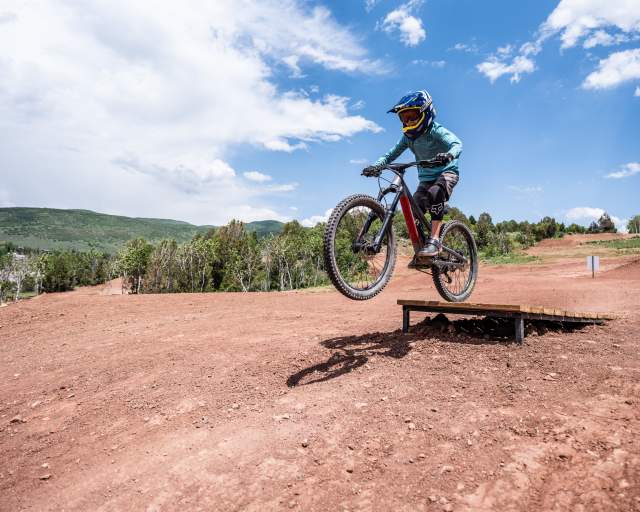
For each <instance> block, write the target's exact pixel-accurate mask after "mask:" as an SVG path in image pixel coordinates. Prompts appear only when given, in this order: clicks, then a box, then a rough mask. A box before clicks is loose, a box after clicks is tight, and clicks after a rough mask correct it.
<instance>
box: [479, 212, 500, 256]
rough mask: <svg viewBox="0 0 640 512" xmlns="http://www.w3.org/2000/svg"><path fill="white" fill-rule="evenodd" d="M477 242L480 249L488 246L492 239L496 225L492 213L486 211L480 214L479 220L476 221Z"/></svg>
mask: <svg viewBox="0 0 640 512" xmlns="http://www.w3.org/2000/svg"><path fill="white" fill-rule="evenodd" d="M475 227H476V242H477V244H478V248H479V249H483V248H484V247H487V246H488V245H489V243H490V241H491V235H492V234H493V232H494V230H495V227H494V225H493V220H492V219H491V215H489V214H488V213H486V212H483V213H481V214H480V217H478V222H477V223H476V226H475Z"/></svg>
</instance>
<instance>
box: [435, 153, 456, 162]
mask: <svg viewBox="0 0 640 512" xmlns="http://www.w3.org/2000/svg"><path fill="white" fill-rule="evenodd" d="M436 160H440V161H441V162H442V165H447V164H449V163H451V161H452V160H453V155H452V154H451V153H438V154H437V155H436Z"/></svg>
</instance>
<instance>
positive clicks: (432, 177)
mask: <svg viewBox="0 0 640 512" xmlns="http://www.w3.org/2000/svg"><path fill="white" fill-rule="evenodd" d="M390 112H393V113H395V114H398V117H399V118H400V121H401V122H402V131H403V132H404V134H403V135H402V137H401V138H400V140H399V141H398V142H397V144H396V145H395V146H394V147H393V148H391V149H390V150H389V152H388V153H386V154H385V155H383V156H382V157H380V158H379V159H378V160H376V162H375V163H374V164H373V165H371V166H369V167H366V168H365V169H364V170H363V174H367V175H374V176H376V175H380V172H381V169H382V168H383V167H384V166H385V165H387V164H388V163H391V162H393V161H394V160H395V159H396V158H398V157H399V156H400V155H401V154H402V152H403V151H404V150H405V149H407V148H409V149H411V151H412V152H413V154H414V155H415V157H416V160H431V159H434V158H435V159H437V160H440V161H441V163H442V164H441V165H440V166H439V167H434V168H426V167H420V166H419V167H418V178H419V180H420V184H419V185H418V189H417V190H416V192H415V194H414V198H415V200H416V203H417V204H418V206H419V207H420V209H421V210H422V213H423V214H425V213H426V212H427V211H428V212H429V213H430V214H431V238H429V240H428V241H427V243H426V245H425V246H424V247H423V248H422V249H421V250H420V251H419V252H418V255H419V256H436V255H437V254H438V253H439V252H440V251H441V250H442V245H441V244H440V226H441V224H442V217H443V216H444V203H445V202H446V201H448V200H449V198H450V197H451V192H452V190H453V187H455V185H456V183H458V179H459V174H458V157H459V156H460V153H461V152H462V142H460V139H458V137H456V136H455V135H454V134H453V133H451V132H450V131H449V130H447V129H446V128H445V127H444V126H442V125H441V124H438V123H436V122H435V121H434V119H435V117H436V110H435V108H434V106H433V102H432V100H431V96H429V93H428V92H427V91H417V92H412V93H409V94H407V95H406V96H403V97H402V98H401V99H400V101H399V102H398V103H397V104H396V105H394V106H393V108H391V109H390V110H389V111H388V113H390Z"/></svg>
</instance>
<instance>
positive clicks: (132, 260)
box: [116, 238, 153, 293]
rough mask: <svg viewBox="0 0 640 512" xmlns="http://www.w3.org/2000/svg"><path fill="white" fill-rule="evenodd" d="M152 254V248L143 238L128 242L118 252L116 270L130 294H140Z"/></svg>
mask: <svg viewBox="0 0 640 512" xmlns="http://www.w3.org/2000/svg"><path fill="white" fill-rule="evenodd" d="M152 252H153V246H152V245H151V244H150V243H149V242H147V241H146V240H145V239H144V238H136V239H134V240H129V241H128V242H127V243H126V244H125V245H124V247H123V248H122V249H121V250H120V251H119V252H118V256H117V258H116V268H117V271H118V273H119V274H120V276H121V277H122V281H123V285H126V286H128V287H129V290H130V291H131V293H140V291H141V289H142V284H143V278H144V276H145V273H146V271H147V266H148V265H149V259H150V257H151V253H152Z"/></svg>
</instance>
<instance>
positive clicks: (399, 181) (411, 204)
mask: <svg viewBox="0 0 640 512" xmlns="http://www.w3.org/2000/svg"><path fill="white" fill-rule="evenodd" d="M391 170H392V172H394V174H395V175H396V177H395V179H394V180H393V182H392V183H391V184H390V185H389V186H388V187H387V188H386V189H384V190H381V191H380V193H379V194H378V198H377V199H378V201H380V200H381V199H382V198H383V197H384V196H386V195H387V194H389V193H392V192H394V193H395V197H394V198H393V200H392V201H391V204H390V206H389V208H387V213H386V214H385V217H384V220H383V223H382V228H381V229H380V231H379V232H378V235H377V236H376V238H375V239H374V240H373V244H372V249H374V250H375V251H376V252H378V251H379V250H380V248H381V246H382V239H383V238H384V235H385V233H386V232H387V230H388V229H389V227H390V224H391V223H392V222H393V216H394V215H395V213H396V209H397V208H398V203H400V207H401V208H402V214H403V215H404V220H405V223H406V225H407V231H408V233H409V238H410V239H411V244H412V245H413V249H414V250H415V251H416V252H417V251H419V250H420V248H422V246H424V244H425V242H426V240H427V236H426V233H428V232H431V226H430V225H429V224H427V221H426V219H425V218H424V215H423V214H422V212H421V210H420V208H419V207H418V205H417V203H416V200H415V199H414V197H413V194H411V192H410V191H409V187H407V184H406V183H405V181H404V170H398V171H395V170H393V169H391ZM416 212H418V215H416ZM416 220H417V222H416ZM372 221H373V217H371V222H372ZM370 224H371V223H370V222H369V220H368V219H367V222H366V223H365V226H364V227H365V228H366V229H363V232H364V233H366V232H367V230H368V229H369V227H370Z"/></svg>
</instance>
